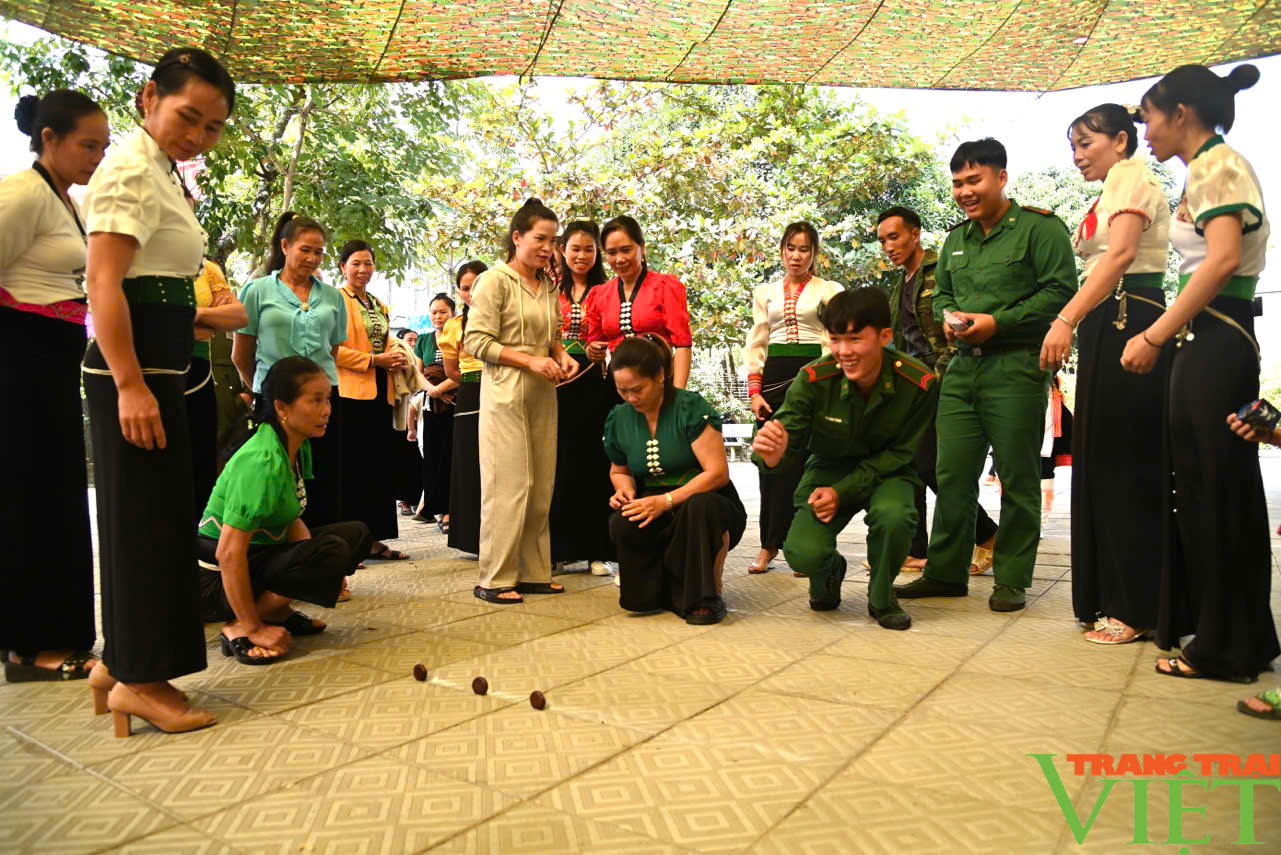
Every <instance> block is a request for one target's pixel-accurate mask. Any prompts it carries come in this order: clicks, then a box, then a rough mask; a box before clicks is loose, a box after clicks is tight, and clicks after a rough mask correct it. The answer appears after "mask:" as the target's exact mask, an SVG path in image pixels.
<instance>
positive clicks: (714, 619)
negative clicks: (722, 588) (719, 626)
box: [685, 596, 729, 626]
mask: <svg viewBox="0 0 1281 855" xmlns="http://www.w3.org/2000/svg"><path fill="white" fill-rule="evenodd" d="M694 608H695V609H707V614H705V615H696V614H694V611H693V609H691V610H690V613H689V614H688V615H686V616H685V623H687V624H689V625H690V626H708V625H709V624H713V623H720V622H721V621H723V620H725V616H726V615H727V614H729V607H728V606H726V605H725V599H724V598H723V597H719V596H718V597H709V598H707V599H706V600H703V602H701V603H699V604H698V605H697V606H695V607H694Z"/></svg>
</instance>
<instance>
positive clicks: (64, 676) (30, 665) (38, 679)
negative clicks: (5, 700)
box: [4, 650, 98, 683]
mask: <svg viewBox="0 0 1281 855" xmlns="http://www.w3.org/2000/svg"><path fill="white" fill-rule="evenodd" d="M21 658H22V661H21V662H10V661H9V653H8V651H6V652H5V656H4V679H5V682H7V683H42V682H46V681H52V680H59V681H61V680H86V679H88V678H89V670H88V669H86V668H85V665H88V664H89V660H90V659H97V658H98V657H96V656H94V655H93V654H92V653H90V652H89V651H87V650H77V651H74V652H73V653H71V654H70V655H68V656H67V658H66V659H64V660H62V664H61V665H59V666H58V667H56V668H42V667H41V666H39V665H37V664H36V657H34V656H22V657H21Z"/></svg>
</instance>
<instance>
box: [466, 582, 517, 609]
mask: <svg viewBox="0 0 1281 855" xmlns="http://www.w3.org/2000/svg"><path fill="white" fill-rule="evenodd" d="M515 590H516V589H515V588H482V587H481V586H480V585H477V586H476V587H475V588H473V589H472V595H473V596H474V597H475V598H476V599H478V600H484V601H485V602H487V603H496V604H498V605H500V606H515V605H519V604H520V603H523V602H525V600H524V598H523V597H500V596H498V595H499V594H506V593H508V592H509V591H515Z"/></svg>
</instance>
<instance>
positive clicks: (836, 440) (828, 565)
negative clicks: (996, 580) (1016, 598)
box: [752, 288, 936, 629]
mask: <svg viewBox="0 0 1281 855" xmlns="http://www.w3.org/2000/svg"><path fill="white" fill-rule="evenodd" d="M823 325H824V326H825V327H826V328H827V332H828V335H829V336H830V338H831V351H832V354H831V356H827V355H824V356H822V357H820V358H819V359H817V360H815V361H814V362H811V363H810V364H809V365H807V366H806V367H805V368H804V369H802V370H801V372H800V373H799V374H798V375H797V377H796V381H795V382H793V383H792V385H791V387H790V388H789V389H788V391H787V398H786V399H785V401H784V403H783V406H782V408H780V409H779V411H778V412H777V413H775V415H774V418H773V419H772V420H770V421H768V422H766V423H765V424H764V425H763V426H762V427H761V429H760V430H759V431H758V432H757V434H756V438H755V439H754V440H753V442H752V449H753V451H754V452H755V453H754V454H753V455H752V460H753V462H754V463H756V465H757V466H759V467H760V468H761V469H762V471H764V472H767V473H768V472H770V471H772V470H778V471H784V470H785V469H786V467H787V466H789V465H791V464H792V463H794V462H795V461H796V460H797V459H798V458H800V457H801V456H802V454H803V451H804V450H806V449H808V451H809V453H810V457H809V460H808V461H807V462H806V464H805V470H804V473H803V474H802V476H801V482H800V486H799V487H797V489H796V493H795V495H794V497H793V501H794V503H795V505H796V508H797V511H796V516H795V517H793V518H792V526H791V528H790V529H788V532H787V540H786V541H785V542H784V543H783V554H784V556H785V557H786V558H787V563H788V564H789V565H791V567H792V569H793V570H795V571H797V572H798V573H803V574H804V575H806V576H808V577H809V580H810V608H812V609H814V610H815V611H830V610H831V609H835V608H836V607H837V606H839V605H840V604H841V582H842V581H844V579H845V558H844V557H843V556H842V555H841V554H840V553H839V552H837V550H836V536H837V535H838V534H839V533H840V532H841V530H842V529H844V528H845V526H847V525H848V524H849V522H850V520H851V519H853V517H854V515H855V514H856V513H858V512H859V511H862V510H866V511H867V526H868V532H867V550H868V557H869V559H870V560H871V564H872V577H871V580H870V582H869V583H868V594H867V604H868V605H867V610H868V613H869V614H870V615H871V616H872V617H874V618H876V620H877V622H878V623H879V624H880V625H881V626H883V627H885V628H886V629H907V628H908V627H909V626H911V625H912V619H911V618H910V617H909V616H908V615H907V613H906V612H904V611H903V609H901V608H900V607H899V604H898V601H897V600H896V599H895V598H894V594H893V591H892V590H891V588H892V586H893V583H894V579H895V577H896V576H898V568H899V567H900V566H901V565H902V563H903V559H904V558H906V557H907V550H908V548H909V547H910V546H911V542H912V533H913V531H914V530H915V529H916V508H915V506H914V504H913V496H914V494H915V492H916V488H917V487H918V486H920V479H919V478H918V477H917V474H916V466H915V464H914V462H913V460H914V458H915V456H916V449H917V446H918V445H919V444H920V441H921V433H922V432H923V431H924V430H925V426H926V424H927V423H928V422H929V420H930V418H931V416H932V415H933V412H934V399H935V397H936V390H935V386H936V384H935V382H934V381H935V378H934V375H933V374H931V373H930V371H929V369H928V368H926V367H925V366H924V365H923V364H922V363H920V362H917V361H916V360H914V359H912V358H911V357H909V356H907V355H906V354H904V353H900V352H898V351H896V350H893V349H891V348H890V347H888V345H889V343H890V339H891V337H892V334H893V333H892V329H891V327H890V306H889V302H888V301H887V300H886V298H885V292H883V291H881V290H880V289H879V288H856V289H854V290H852V291H845V292H843V293H840V294H837V295H836V296H835V297H833V298H832V300H831V302H829V303H828V304H827V308H826V309H825V310H824V311H823ZM780 466H781V467H783V468H782V469H780Z"/></svg>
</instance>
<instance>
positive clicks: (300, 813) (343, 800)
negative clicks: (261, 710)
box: [194, 757, 514, 855]
mask: <svg viewBox="0 0 1281 855" xmlns="http://www.w3.org/2000/svg"><path fill="white" fill-rule="evenodd" d="M512 804H514V802H513V801H512V800H511V799H509V798H508V797H506V796H503V795H501V794H499V793H495V792H493V791H491V790H486V789H484V788H482V787H477V786H475V785H474V784H468V783H465V782H463V781H460V780H458V779H456V778H450V777H447V776H444V775H436V774H434V773H432V772H430V771H429V770H427V769H424V768H422V767H420V766H414V765H412V764H409V763H404V762H400V761H397V760H393V759H390V758H387V757H374V758H371V759H369V760H362V761H361V762H359V763H353V764H351V765H349V766H344V767H343V768H341V769H337V770H335V771H333V772H329V773H327V774H325V775H321V776H319V777H316V778H310V779H308V780H306V781H304V782H301V783H300V784H299V785H298V786H297V787H295V788H294V789H292V790H286V791H282V792H278V793H273V794H271V795H268V796H265V797H263V798H261V799H257V800H254V801H250V802H246V803H244V804H241V805H237V806H236V807H232V808H229V809H227V810H225V811H223V812H221V813H218V814H214V815H213V816H210V817H206V818H205V819H202V820H198V821H197V822H196V823H194V825H195V827H197V828H199V829H201V830H202V831H205V832H208V833H210V834H213V835H215V836H216V837H219V838H221V839H223V840H230V841H234V842H235V846H236V848H237V849H239V850H241V851H243V852H245V853H247V855H255V853H284V852H306V853H331V852H333V853H336V852H349V851H353V847H354V846H358V847H359V848H358V851H360V852H362V853H368V855H400V853H409V852H421V851H423V850H425V849H427V848H428V847H430V846H433V845H434V844H436V843H440V842H442V841H444V840H446V839H448V838H449V837H452V836H453V835H455V834H457V833H458V832H460V831H463V830H464V829H466V828H469V827H471V826H473V825H476V824H477V823H481V822H484V821H485V820H487V819H489V818H490V817H492V816H494V815H495V814H497V813H498V812H499V811H501V810H503V809H504V808H506V807H508V806H510V805H512Z"/></svg>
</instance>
